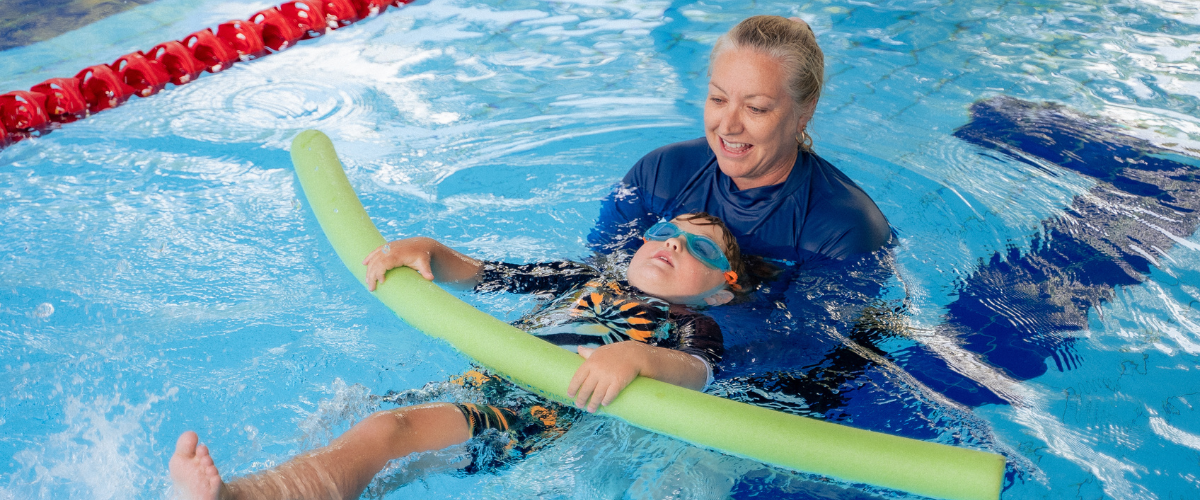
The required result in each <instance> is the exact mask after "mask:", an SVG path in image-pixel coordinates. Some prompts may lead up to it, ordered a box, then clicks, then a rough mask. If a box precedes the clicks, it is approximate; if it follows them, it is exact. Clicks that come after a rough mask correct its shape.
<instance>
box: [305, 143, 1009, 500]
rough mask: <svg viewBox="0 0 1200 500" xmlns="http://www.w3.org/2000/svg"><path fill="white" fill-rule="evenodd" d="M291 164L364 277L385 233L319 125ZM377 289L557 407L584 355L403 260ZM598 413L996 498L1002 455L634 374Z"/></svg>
mask: <svg viewBox="0 0 1200 500" xmlns="http://www.w3.org/2000/svg"><path fill="white" fill-rule="evenodd" d="M291 155H292V163H293V165H294V167H295V169H296V175H297V177H299V179H300V185H301V187H302V189H303V191H304V194H305V196H306V197H307V199H308V203H309V206H310V208H311V209H312V212H313V214H314V215H316V218H317V221H318V222H319V224H320V226H321V229H322V230H323V231H324V232H325V235H326V237H328V239H329V242H330V244H331V245H332V246H333V248H334V250H335V251H336V252H337V254H338V257H340V258H341V260H342V262H343V263H344V264H345V265H346V267H347V268H348V269H349V270H350V271H351V272H352V273H353V274H354V276H355V277H357V278H358V281H359V282H361V283H363V284H364V285H365V284H366V270H367V268H366V266H364V265H363V264H362V261H363V259H364V258H366V256H367V254H369V253H370V252H371V251H373V250H375V249H376V248H378V247H379V246H381V245H383V244H384V243H385V242H386V241H385V240H384V238H383V235H381V234H380V232H379V230H378V229H377V228H376V227H375V225H374V223H372V222H371V218H370V216H368V215H367V213H366V210H364V209H363V206H362V203H361V202H360V201H359V199H358V195H357V194H355V191H354V188H353V187H351V185H350V181H349V180H348V179H347V178H346V173H345V171H344V170H343V167H342V164H341V162H339V161H338V158H337V152H336V151H335V150H334V147H333V143H332V142H331V141H330V140H329V138H328V137H327V136H325V134H323V133H321V132H319V131H316V130H306V131H304V132H301V133H300V134H299V135H298V136H296V138H295V139H294V140H293V141H292V150H291ZM375 297H376V298H378V299H379V300H380V301H382V302H383V303H384V304H385V305H387V306H388V307H389V308H391V309H392V310H393V311H395V313H396V314H397V315H398V316H399V317H400V318H401V319H403V320H404V321H405V322H407V323H408V324H410V325H412V326H413V327H414V328H417V329H418V330H421V331H422V332H425V333H426V334H428V335H430V336H433V337H437V338H440V339H443V340H445V341H447V342H449V343H450V344H451V345H453V346H454V347H455V348H457V349H458V350H459V351H461V352H462V353H463V354H466V355H467V356H469V357H471V358H472V359H474V360H475V361H476V362H478V363H479V364H481V365H483V366H485V367H487V368H488V369H490V370H492V371H494V372H496V373H499V374H501V375H503V376H504V377H505V378H507V379H509V380H511V381H513V382H515V383H517V384H519V385H521V386H522V387H525V388H527V389H529V390H531V391H533V392H535V393H537V394H540V395H542V396H544V397H547V398H549V399H552V400H555V401H558V402H560V403H564V404H572V400H571V399H570V398H568V397H567V395H566V391H567V384H568V382H569V381H570V379H571V376H572V374H574V373H575V370H576V369H577V368H579V366H580V365H581V364H582V363H583V358H581V357H579V356H578V355H577V354H574V353H572V352H570V351H567V350H566V349H563V348H561V347H558V346H556V345H554V344H551V343H549V342H547V341H545V340H542V339H540V338H537V337H535V336H533V335H529V334H527V333H525V332H523V331H521V330H518V329H517V328H514V327H513V326H512V325H509V324H508V323H505V322H503V321H500V320H498V319H496V318H494V317H492V316H490V315H488V314H485V313H483V312H481V311H479V310H478V309H476V308H474V307H472V306H471V305H469V304H467V303H466V302H463V301H462V300H460V299H458V298H457V297H455V296H453V295H451V294H450V293H448V292H446V291H445V290H443V289H442V288H441V287H439V286H438V285H436V284H434V283H432V282H430V281H427V280H425V279H424V278H422V277H421V276H420V275H419V274H417V273H416V272H415V271H413V270H412V269H409V268H406V267H405V268H397V269H393V270H391V271H389V272H388V275H387V280H386V281H385V282H384V283H383V284H381V285H379V286H378V287H377V288H376V291H375ZM602 411H603V412H605V413H608V414H610V415H613V416H616V417H618V418H621V419H623V420H625V421H626V422H628V423H630V424H632V425H635V426H637V427H641V428H644V429H647V430H650V431H653V432H657V433H660V434H665V435H668V436H673V437H676V438H679V439H682V440H684V441H688V442H691V443H694V444H696V445H699V446H704V447H707V448H712V449H716V450H720V451H722V452H725V453H730V454H733V455H738V456H742V457H746V458H751V459H754V460H758V461H761V462H765V463H768V464H773V465H776V466H780V467H784V468H788V469H792V470H796V471H801V472H807V473H814V474H820V475H824V476H830V477H835V478H838V479H841V480H845V481H849V482H853V483H866V484H871V485H876V486H882V487H885V488H892V489H896V490H901V491H906V492H910V493H915V494H919V495H925V496H930V497H935V498H947V499H954V500H959V499H961V500H996V499H997V498H999V496H1000V489H1001V482H1002V479H1003V477H1004V467H1005V460H1004V457H1002V456H1000V455H998V454H995V453H988V452H984V451H978V450H970V449H966V448H957V447H953V446H947V445H944V444H939V443H930V442H925V441H919V440H915V439H909V438H905V437H899V436H893V435H889V434H883V433H879V432H873V431H867V430H862V429H855V428H853V427H848V426H845V425H840V424H835V423H831V422H824V421H821V420H816V419H811V418H806V417H800V416H797V415H791V414H788V413H783V412H779V411H774V410H770V409H766V408H760V407H757V406H752V405H748V404H745V403H740V402H736V401H731V400H727V399H723V398H719V397H716V396H712V395H709V394H705V393H702V392H699V391H693V390H690V389H684V388H682V387H677V386H674V385H670V384H667V383H664V382H659V381H657V380H651V379H647V378H643V377H638V378H637V379H636V380H634V381H633V383H632V384H630V385H629V387H627V388H626V389H625V390H624V391H622V392H621V395H620V396H618V397H617V399H616V400H615V401H613V403H612V404H611V405H609V406H607V407H603V410H602Z"/></svg>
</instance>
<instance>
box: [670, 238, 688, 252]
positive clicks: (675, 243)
mask: <svg viewBox="0 0 1200 500" xmlns="http://www.w3.org/2000/svg"><path fill="white" fill-rule="evenodd" d="M683 238H684V236H676V237H674V238H667V241H666V244H667V247H668V248H670V249H671V250H673V251H676V252H678V251H679V250H680V249H682V248H683V246H684V245H686V244H687V243H685V242H684V241H683Z"/></svg>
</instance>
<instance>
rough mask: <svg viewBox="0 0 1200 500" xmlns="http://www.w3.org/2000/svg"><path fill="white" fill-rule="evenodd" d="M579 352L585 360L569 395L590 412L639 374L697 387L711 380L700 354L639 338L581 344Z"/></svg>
mask: <svg viewBox="0 0 1200 500" xmlns="http://www.w3.org/2000/svg"><path fill="white" fill-rule="evenodd" d="M579 355H580V356H583V357H584V359H585V361H584V362H583V366H580V367H579V369H578V370H576V371H575V376H573V377H571V383H570V385H569V386H568V387H567V395H568V396H570V397H573V398H575V406H577V407H579V408H583V407H585V406H586V407H587V411H589V412H594V411H596V409H597V408H599V407H600V405H605V406H608V404H609V403H612V402H613V400H614V399H616V397H617V394H620V393H621V391H622V390H624V389H625V387H626V386H628V385H629V384H630V383H631V382H633V379H635V378H637V377H638V375H641V376H643V377H647V378H652V379H655V380H660V381H663V382H666V383H669V384H674V385H678V386H681V387H686V388H688V389H694V390H701V389H703V388H704V385H705V383H707V382H708V367H707V366H705V364H704V362H703V361H700V359H699V358H697V357H696V356H693V355H691V354H688V353H685V352H681V351H676V350H674V349H667V348H663V347H655V346H652V345H649V344H645V343H642V342H638V341H632V340H629V341H625V342H617V343H613V344H608V345H604V346H600V347H598V348H596V349H591V348H587V347H580V348H579Z"/></svg>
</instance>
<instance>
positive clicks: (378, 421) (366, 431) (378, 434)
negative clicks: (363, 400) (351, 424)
mask: <svg viewBox="0 0 1200 500" xmlns="http://www.w3.org/2000/svg"><path fill="white" fill-rule="evenodd" d="M404 413H405V412H404V411H402V409H401V410H390V411H377V412H375V413H372V414H371V415H369V416H368V417H367V418H365V419H363V420H362V421H361V422H359V423H358V425H355V427H356V428H358V432H359V433H360V434H362V436H363V437H364V438H367V439H372V440H378V442H380V443H386V442H390V441H392V440H394V439H397V438H400V437H402V436H404V435H406V434H408V431H409V430H410V429H411V427H412V424H411V422H409V420H408V419H407V418H405V416H404Z"/></svg>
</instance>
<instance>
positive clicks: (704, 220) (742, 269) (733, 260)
mask: <svg viewBox="0 0 1200 500" xmlns="http://www.w3.org/2000/svg"><path fill="white" fill-rule="evenodd" d="M672 220H680V221H684V222H690V223H692V224H695V225H697V226H716V227H717V229H719V230H720V231H719V232H720V233H721V239H722V240H724V241H723V243H724V244H725V258H726V259H729V270H730V271H733V272H734V273H736V274H737V286H730V287H729V288H730V291H732V292H733V293H734V294H735V295H738V296H742V295H748V294H750V293H751V292H753V291H754V290H755V289H756V288H758V285H759V283H761V282H762V281H764V280H769V279H771V278H774V277H775V276H776V275H778V274H779V268H778V267H776V266H775V265H773V264H771V263H770V262H767V261H766V260H763V258H762V257H759V256H757V255H742V248H741V247H740V246H738V242H737V238H735V237H734V236H733V232H731V231H730V230H729V227H728V226H726V225H725V221H722V220H721V218H720V217H717V216H715V215H711V214H709V213H708V212H692V213H687V214H683V215H679V216H676V217H675V218H674V219H672Z"/></svg>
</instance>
